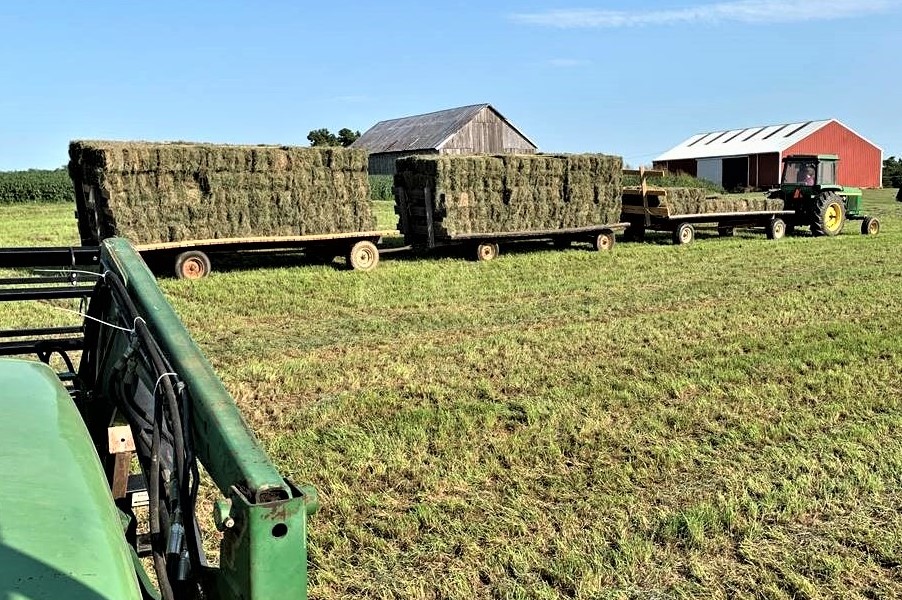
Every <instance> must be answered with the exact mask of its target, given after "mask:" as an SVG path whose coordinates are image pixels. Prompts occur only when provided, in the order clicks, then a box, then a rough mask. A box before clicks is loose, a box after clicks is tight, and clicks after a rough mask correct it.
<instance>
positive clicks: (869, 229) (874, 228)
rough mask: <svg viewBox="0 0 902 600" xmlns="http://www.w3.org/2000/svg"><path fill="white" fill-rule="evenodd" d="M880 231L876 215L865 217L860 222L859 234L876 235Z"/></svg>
mask: <svg viewBox="0 0 902 600" xmlns="http://www.w3.org/2000/svg"><path fill="white" fill-rule="evenodd" d="M878 233H880V221H879V220H878V219H877V217H865V218H864V221H862V222H861V235H877V234H878Z"/></svg>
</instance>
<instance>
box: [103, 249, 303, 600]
mask: <svg viewBox="0 0 902 600" xmlns="http://www.w3.org/2000/svg"><path fill="white" fill-rule="evenodd" d="M102 262H103V264H104V265H105V266H107V267H108V268H110V269H111V270H114V271H116V272H117V273H118V274H119V275H120V277H121V278H122V280H123V281H124V282H125V285H126V288H127V289H128V291H129V295H130V296H131V297H132V298H133V300H134V302H135V304H136V306H137V308H138V311H139V312H140V313H141V314H142V315H143V316H144V318H145V319H146V322H147V325H148V327H149V328H150V330H151V332H152V333H153V335H154V338H155V339H156V341H157V343H158V344H159V345H160V347H161V349H162V350H163V352H164V353H165V354H166V355H167V357H168V359H169V361H170V363H171V364H172V366H173V368H174V369H175V371H177V372H178V373H179V376H180V378H181V379H182V380H183V381H184V382H185V384H186V386H187V391H188V395H189V396H190V398H191V406H192V423H193V429H194V432H193V433H194V444H195V450H196V453H197V456H198V458H199V459H200V462H201V463H203V465H204V467H205V468H206V470H207V472H208V473H209V474H210V476H211V478H212V479H213V481H214V482H215V483H216V485H217V486H218V487H219V489H220V490H221V491H222V492H223V494H225V495H226V496H227V497H228V498H229V499H230V501H231V504H230V505H229V504H225V503H223V502H217V503H216V507H215V511H214V517H215V521H216V524H217V527H219V528H220V529H221V530H222V531H223V539H222V542H221V547H220V567H219V569H218V570H216V571H215V572H214V573H213V580H214V581H215V582H216V583H215V585H216V589H217V594H216V595H215V596H214V597H219V598H224V599H225V598H229V599H231V598H235V599H237V598H242V599H257V600H263V599H268V598H298V599H304V598H306V597H307V545H306V535H307V517H308V515H311V514H313V513H314V512H315V511H316V509H317V508H318V499H317V495H316V492H315V490H313V489H312V488H309V487H304V488H300V489H299V488H297V487H295V486H294V485H292V484H291V483H290V482H289V481H287V480H285V479H283V478H282V477H281V475H280V474H279V472H278V471H277V470H276V468H275V466H274V465H273V464H272V463H271V462H270V460H269V458H268V457H267V456H266V454H265V453H264V452H263V450H262V448H261V447H260V445H259V444H258V442H257V440H256V438H255V437H254V435H253V433H252V432H251V430H250V428H249V427H248V426H247V424H246V423H245V422H244V420H243V419H242V417H241V414H240V413H239V412H238V408H237V406H236V405H235V402H234V400H233V399H232V397H231V396H230V395H229V393H228V391H227V390H226V389H225V387H224V386H223V384H222V382H221V381H220V380H219V378H218V377H217V376H216V374H215V373H214V371H213V368H212V367H211V366H210V364H209V362H207V360H206V358H204V356H203V354H202V353H201V352H200V350H199V349H198V347H197V346H196V345H195V343H194V341H193V340H192V339H191V337H190V336H189V335H188V332H187V331H186V330H185V328H184V326H183V325H182V323H181V321H180V320H179V318H178V316H177V315H176V314H175V312H174V311H173V310H172V307H171V306H170V305H169V303H168V302H167V301H166V299H165V298H164V297H163V295H162V293H161V292H160V290H159V288H158V287H157V284H156V281H155V279H154V277H153V275H152V274H151V273H150V271H149V270H148V269H147V266H146V265H145V264H144V261H143V260H142V259H141V257H140V256H139V255H138V253H137V252H136V251H135V250H134V248H132V246H131V245H130V244H129V243H128V242H127V241H126V240H122V239H115V238H112V239H108V240H105V241H104V242H103V244H102ZM113 310H115V308H114V309H113Z"/></svg>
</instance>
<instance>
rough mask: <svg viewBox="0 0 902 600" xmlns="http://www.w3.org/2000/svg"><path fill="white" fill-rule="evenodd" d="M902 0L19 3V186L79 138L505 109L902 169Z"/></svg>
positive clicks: (236, 131)
mask: <svg viewBox="0 0 902 600" xmlns="http://www.w3.org/2000/svg"><path fill="white" fill-rule="evenodd" d="M900 17H902V0H796V1H795V2H792V3H785V2H777V1H775V0H722V1H720V2H717V1H714V2H712V1H708V0H685V1H681V2H664V1H651V0H647V1H643V0H638V1H637V0H633V1H627V0H619V1H616V2H592V1H589V0H583V1H581V2H580V1H570V0H566V1H563V0H545V1H539V0H523V1H516V2H515V1H512V0H501V1H495V2H452V1H445V2H424V1H422V0H420V1H406V0H405V1H401V2H363V1H359V2H302V1H295V2H292V1H287V0H286V1H275V0H271V1H267V0H261V1H258V2H250V1H246V2H241V1H237V0H218V1H215V2H213V1H206V0H197V1H193V2H184V1H183V2H175V1H170V0H160V1H156V2H127V1H122V0H117V1H108V0H94V1H92V2H70V1H68V0H67V1H52V0H45V1H43V2H26V1H15V2H12V1H11V2H4V3H3V4H2V5H0V34H2V35H0V65H2V71H0V72H2V77H3V81H4V86H3V88H2V92H0V115H3V118H2V120H0V170H9V169H24V168H51V167H56V166H59V165H62V164H64V163H65V161H66V159H67V157H66V146H67V143H68V141H69V140H70V139H75V138H94V139H144V140H192V141H209V142H231V143H279V144H299V145H306V144H307V140H306V136H307V133H308V132H309V131H310V130H311V129H315V128H319V127H328V128H330V129H332V130H333V131H336V130H338V129H340V128H342V127H350V128H352V129H359V130H361V131H364V130H366V129H367V128H369V127H370V126H371V125H373V124H374V123H375V122H377V121H379V120H383V119H390V118H395V117H399V116H405V115H410V114H418V113H423V112H430V111H433V110H440V109H443V108H450V107H454V106H460V105H465V104H475V103H480V102H489V103H492V104H493V105H495V107H496V108H498V109H499V110H500V111H501V112H502V113H503V114H505V115H506V116H507V117H508V118H509V119H510V120H511V121H513V122H514V123H515V124H516V125H517V126H519V127H520V128H521V129H522V130H523V131H524V132H525V133H526V134H527V135H528V136H529V137H531V138H532V139H533V140H534V141H535V142H536V143H537V144H538V145H539V147H540V148H541V149H542V150H546V151H560V152H582V151H591V152H607V153H613V154H620V155H622V156H624V157H625V158H626V160H627V161H628V162H629V163H631V164H633V165H638V164H642V163H648V162H650V161H651V159H652V158H654V157H655V156H656V155H657V154H659V153H661V152H663V151H665V150H667V149H668V148H670V147H671V146H673V145H676V144H677V143H679V142H680V141H682V140H683V139H685V138H686V137H688V136H690V135H691V134H693V133H696V132H699V131H710V130H718V129H730V128H737V127H747V126H754V125H764V124H770V123H784V122H792V121H807V120H812V119H821V118H830V117H835V118H838V119H840V120H842V121H844V122H845V123H846V124H847V125H849V126H851V127H852V128H853V129H855V130H857V131H858V132H859V133H861V134H862V135H864V136H866V137H868V138H869V139H871V140H872V141H874V142H875V143H877V144H878V145H880V146H882V147H883V149H884V152H885V154H886V156H889V155H896V156H898V155H900V154H902V118H900V112H899V107H900V106H902V87H900V86H902V78H900V73H902V71H900V69H899V66H898V65H899V61H898V57H899V55H900V52H902V28H900V26H899V24H900V23H902V20H900Z"/></svg>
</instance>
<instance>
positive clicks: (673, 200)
mask: <svg viewBox="0 0 902 600" xmlns="http://www.w3.org/2000/svg"><path fill="white" fill-rule="evenodd" d="M647 203H648V207H649V208H658V207H661V208H667V209H668V214H670V215H695V214H712V213H731V212H750V211H777V210H783V201H782V200H779V199H773V198H767V197H765V196H760V197H748V196H739V197H737V196H720V195H717V194H711V192H709V191H708V190H705V189H703V188H678V187H673V188H666V193H665V194H664V195H649V196H648V197H647ZM623 204H624V205H627V206H642V195H641V192H639V191H638V188H629V189H625V190H624V191H623Z"/></svg>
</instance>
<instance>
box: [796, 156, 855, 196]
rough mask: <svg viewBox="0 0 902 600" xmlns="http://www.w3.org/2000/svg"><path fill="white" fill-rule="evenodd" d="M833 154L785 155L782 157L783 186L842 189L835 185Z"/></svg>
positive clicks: (836, 160) (834, 160)
mask: <svg viewBox="0 0 902 600" xmlns="http://www.w3.org/2000/svg"><path fill="white" fill-rule="evenodd" d="M838 161H839V157H838V156H836V155H835V154H819V155H817V156H787V157H786V158H784V159H783V179H782V182H781V183H782V185H783V186H790V187H817V188H820V189H821V190H823V189H824V188H833V189H835V190H840V189H842V187H841V186H838V185H836V165H837V162H838Z"/></svg>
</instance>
